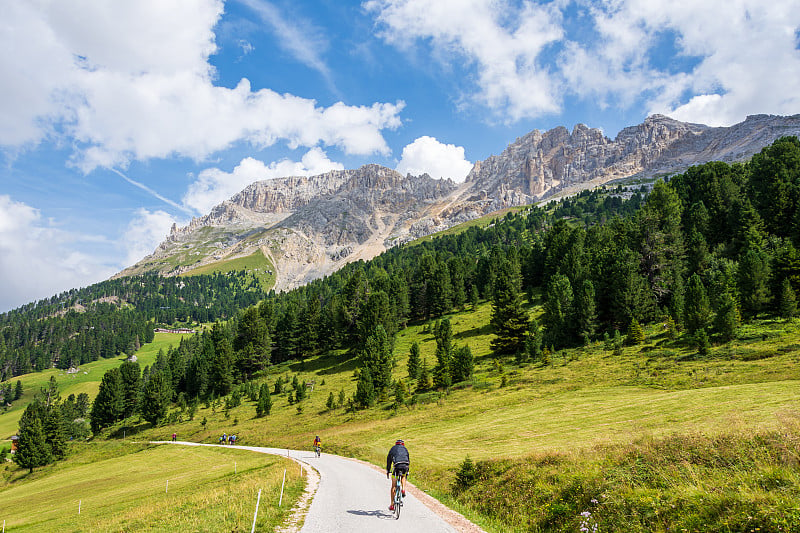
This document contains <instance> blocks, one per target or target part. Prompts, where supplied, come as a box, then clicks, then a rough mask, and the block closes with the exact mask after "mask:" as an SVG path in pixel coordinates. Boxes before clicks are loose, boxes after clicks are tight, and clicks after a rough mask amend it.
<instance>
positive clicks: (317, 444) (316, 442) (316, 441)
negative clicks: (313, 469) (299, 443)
mask: <svg viewBox="0 0 800 533" xmlns="http://www.w3.org/2000/svg"><path fill="white" fill-rule="evenodd" d="M317 448H319V452H321V451H322V439H320V438H319V435H317V436H316V437H314V453H318V451H317Z"/></svg>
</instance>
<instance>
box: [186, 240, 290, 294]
mask: <svg viewBox="0 0 800 533" xmlns="http://www.w3.org/2000/svg"><path fill="white" fill-rule="evenodd" d="M238 270H244V271H245V272H249V273H251V274H254V275H255V276H256V278H258V280H259V281H260V282H261V286H262V287H263V288H264V289H265V290H269V289H271V288H272V286H273V285H275V277H276V275H275V265H273V264H272V262H271V261H270V260H269V259H267V257H266V256H265V255H264V252H262V251H261V250H257V251H256V252H255V253H253V254H251V255H248V256H246V257H237V258H235V259H228V260H225V261H217V262H215V263H212V264H210V265H204V266H200V267H197V268H194V269H192V270H189V271H187V272H184V273H183V274H181V275H182V276H200V275H202V274H213V273H215V272H220V273H223V274H224V273H226V272H234V271H238ZM270 272H272V273H271V274H270Z"/></svg>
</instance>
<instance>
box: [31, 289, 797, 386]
mask: <svg viewBox="0 0 800 533" xmlns="http://www.w3.org/2000/svg"><path fill="white" fill-rule="evenodd" d="M796 314H797V295H796V294H795V292H794V289H792V284H791V282H790V281H789V279H788V278H785V279H784V280H783V283H782V284H781V316H782V317H783V318H792V317H793V316H795V315H796ZM18 383H19V382H18Z"/></svg>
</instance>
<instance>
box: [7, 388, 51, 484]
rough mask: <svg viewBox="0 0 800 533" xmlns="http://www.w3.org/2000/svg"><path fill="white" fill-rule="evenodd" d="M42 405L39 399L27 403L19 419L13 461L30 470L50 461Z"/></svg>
mask: <svg viewBox="0 0 800 533" xmlns="http://www.w3.org/2000/svg"><path fill="white" fill-rule="evenodd" d="M44 410H45V408H44V406H43V405H42V403H41V401H40V400H39V399H34V401H33V402H31V403H30V404H28V406H27V407H26V408H25V411H24V412H23V413H22V416H21V417H20V419H19V431H18V437H19V441H18V442H17V453H15V454H14V461H15V462H16V463H17V464H18V465H19V466H21V467H22V468H27V469H28V470H29V471H30V472H33V469H34V468H36V467H38V466H44V465H46V464H48V463H50V462H51V461H52V455H51V452H50V445H49V444H47V442H46V437H45V432H44V424H43V422H42V416H43V413H44Z"/></svg>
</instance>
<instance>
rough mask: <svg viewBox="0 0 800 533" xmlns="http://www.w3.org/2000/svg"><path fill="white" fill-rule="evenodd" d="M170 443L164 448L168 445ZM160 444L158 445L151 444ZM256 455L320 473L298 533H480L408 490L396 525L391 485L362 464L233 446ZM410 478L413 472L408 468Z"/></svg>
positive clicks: (306, 453)
mask: <svg viewBox="0 0 800 533" xmlns="http://www.w3.org/2000/svg"><path fill="white" fill-rule="evenodd" d="M167 443H169V442H164V443H163V444H167ZM154 444H162V442H158V443H154ZM170 444H181V445H186V446H219V445H216V444H199V443H195V442H175V443H170ZM233 447H235V448H238V449H243V450H250V451H254V452H259V453H268V454H272V455H281V456H283V457H286V456H287V454H288V456H289V457H290V458H292V459H295V460H297V461H300V462H302V463H305V464H306V465H309V466H311V467H312V468H314V469H315V470H316V471H317V472H319V476H320V480H319V487H318V488H317V490H316V494H314V496H313V498H314V499H313V501H312V503H311V505H310V507H309V508H308V513H307V515H306V518H305V523H304V525H303V527H302V529H300V533H362V532H363V533H375V532H409V533H411V532H413V533H418V532H425V533H458V532H466V531H469V532H480V531H482V530H481V529H480V528H478V527H477V526H475V525H474V524H472V523H470V522H469V521H467V520H466V519H464V518H463V517H461V515H458V514H457V513H454V512H453V511H449V510H447V509H446V508H445V507H444V506H442V505H441V504H439V502H437V501H436V500H434V499H433V498H430V497H429V496H427V495H425V494H424V493H422V492H421V491H419V490H413V491H412V490H408V489H410V488H411V487H409V486H407V487H406V488H407V490H406V498H405V503H404V505H403V511H402V513H401V514H400V519H399V520H395V518H394V513H393V512H391V511H389V488H390V482H389V481H388V480H387V479H386V474H385V472H384V473H381V472H379V471H376V470H375V469H374V467H372V466H371V465H368V464H366V463H363V462H360V461H356V460H353V459H348V458H345V457H341V456H338V455H330V454H327V453H323V454H322V456H321V457H319V458H317V457H316V456H315V454H314V453H313V452H312V451H311V450H308V451H304V450H286V449H279V448H262V447H258V446H241V445H235V446H233ZM412 475H413V466H412ZM412 492H415V493H417V494H418V495H419V496H420V498H422V499H424V500H426V501H427V503H428V505H431V506H433V507H436V508H438V511H439V513H440V514H445V515H447V516H448V519H449V521H450V522H452V523H455V524H456V525H457V526H458V527H454V526H453V525H451V524H450V523H448V521H446V520H445V519H444V518H442V517H441V516H440V514H437V513H436V512H434V511H433V510H431V509H430V508H429V507H427V506H426V505H425V504H423V503H422V501H421V500H420V498H417V497H415V496H414V494H412Z"/></svg>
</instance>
